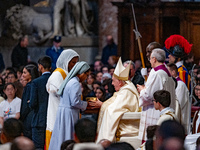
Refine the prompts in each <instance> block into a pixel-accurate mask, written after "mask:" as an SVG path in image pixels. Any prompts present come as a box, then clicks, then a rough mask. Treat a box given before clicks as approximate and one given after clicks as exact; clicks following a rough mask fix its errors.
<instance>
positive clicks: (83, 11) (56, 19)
mask: <svg viewBox="0 0 200 150" xmlns="http://www.w3.org/2000/svg"><path fill="white" fill-rule="evenodd" d="M63 9H65V14H64V35H65V36H78V37H80V36H83V35H91V34H92V32H91V31H90V26H91V22H92V21H93V19H94V18H93V14H92V13H91V9H92V8H90V7H89V4H88V1H87V0H55V5H54V7H53V10H54V11H53V12H54V13H53V35H52V36H54V35H62V31H61V29H62V28H61V10H63Z"/></svg>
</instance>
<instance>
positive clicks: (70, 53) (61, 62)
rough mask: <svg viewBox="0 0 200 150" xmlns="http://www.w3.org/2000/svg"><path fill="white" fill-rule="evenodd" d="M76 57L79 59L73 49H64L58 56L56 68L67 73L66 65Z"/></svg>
mask: <svg viewBox="0 0 200 150" xmlns="http://www.w3.org/2000/svg"><path fill="white" fill-rule="evenodd" d="M74 57H78V59H79V58H80V56H79V54H78V53H77V52H75V51H74V50H73V49H66V50H63V52H62V53H61V54H60V56H59V57H58V60H57V62H56V67H57V68H62V69H64V70H65V71H67V73H68V71H69V70H68V64H69V62H70V61H71V60H72V58H74Z"/></svg>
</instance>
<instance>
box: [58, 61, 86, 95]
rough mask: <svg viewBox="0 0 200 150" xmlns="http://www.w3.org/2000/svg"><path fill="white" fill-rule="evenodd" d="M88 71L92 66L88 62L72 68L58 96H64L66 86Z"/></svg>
mask: <svg viewBox="0 0 200 150" xmlns="http://www.w3.org/2000/svg"><path fill="white" fill-rule="evenodd" d="M88 69H90V66H89V65H88V64H87V63H86V62H84V61H81V62H77V63H76V64H75V65H74V67H73V68H72V70H71V71H70V72H69V74H68V75H67V77H66V78H65V80H64V82H63V83H62V85H61V86H60V88H59V90H58V92H57V94H58V95H62V94H63V90H64V88H65V86H66V84H67V83H68V82H69V80H71V79H72V78H73V77H75V76H76V75H77V74H82V73H84V72H86V71H87V70H88Z"/></svg>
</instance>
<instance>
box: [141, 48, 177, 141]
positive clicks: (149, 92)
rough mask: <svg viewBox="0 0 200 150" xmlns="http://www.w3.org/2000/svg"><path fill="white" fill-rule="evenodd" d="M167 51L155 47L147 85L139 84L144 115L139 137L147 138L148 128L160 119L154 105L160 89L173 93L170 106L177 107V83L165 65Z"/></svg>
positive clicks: (151, 57)
mask: <svg viewBox="0 0 200 150" xmlns="http://www.w3.org/2000/svg"><path fill="white" fill-rule="evenodd" d="M164 61H165V51H164V50H162V49H159V48H157V49H154V50H153V51H152V53H151V56H150V63H151V67H152V68H153V69H151V72H150V74H149V77H148V80H147V82H146V84H145V86H142V85H137V89H138V92H139V93H140V99H139V106H142V107H143V108H142V116H141V120H140V129H139V138H140V139H141V140H145V139H146V128H147V127H148V126H150V125H156V123H157V121H158V119H159V111H157V110H155V108H154V105H153V102H152V100H153V93H155V92H156V91H158V90H166V91H169V92H170V94H171V104H170V107H171V108H173V109H175V105H176V104H175V98H176V96H175V84H174V81H173V79H172V77H171V75H170V73H169V71H168V69H167V68H166V67H165V65H164Z"/></svg>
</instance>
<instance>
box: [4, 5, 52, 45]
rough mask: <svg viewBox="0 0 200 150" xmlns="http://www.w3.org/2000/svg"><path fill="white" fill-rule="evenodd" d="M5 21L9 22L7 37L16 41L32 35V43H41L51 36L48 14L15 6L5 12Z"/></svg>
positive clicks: (50, 22) (22, 6) (50, 23)
mask: <svg viewBox="0 0 200 150" xmlns="http://www.w3.org/2000/svg"><path fill="white" fill-rule="evenodd" d="M6 20H7V21H8V22H9V26H7V27H8V29H7V31H8V32H7V35H11V36H12V37H13V38H14V39H16V40H18V39H19V38H21V37H22V36H23V35H25V34H27V35H33V37H34V39H33V40H34V42H36V43H42V42H44V41H46V40H47V39H48V38H49V37H50V36H51V35H52V20H51V16H50V14H41V13H38V12H36V11H34V10H33V9H32V8H31V7H28V6H24V5H15V6H13V7H11V8H10V9H9V10H7V14H6Z"/></svg>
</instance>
